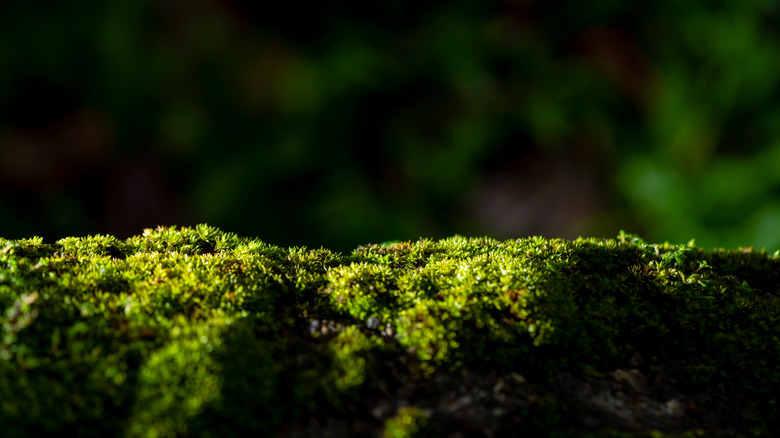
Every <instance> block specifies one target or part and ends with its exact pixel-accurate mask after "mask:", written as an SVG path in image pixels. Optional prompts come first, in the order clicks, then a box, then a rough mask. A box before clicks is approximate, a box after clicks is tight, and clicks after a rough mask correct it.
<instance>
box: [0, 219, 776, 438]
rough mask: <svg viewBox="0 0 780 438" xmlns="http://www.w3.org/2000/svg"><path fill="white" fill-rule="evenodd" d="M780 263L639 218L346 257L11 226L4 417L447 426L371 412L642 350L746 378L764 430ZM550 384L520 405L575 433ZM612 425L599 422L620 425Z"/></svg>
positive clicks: (772, 379)
mask: <svg viewBox="0 0 780 438" xmlns="http://www.w3.org/2000/svg"><path fill="white" fill-rule="evenodd" d="M778 272H780V258H779V257H778V255H776V254H775V255H768V254H765V253H762V252H756V251H752V250H748V249H739V250H735V251H725V250H716V251H702V250H701V249H698V248H696V247H695V246H694V245H693V243H692V242H691V243H689V244H687V245H670V244H661V245H651V244H647V243H645V242H643V241H642V240H641V239H639V238H637V237H636V236H631V235H626V234H621V235H620V236H618V238H617V239H578V240H576V241H565V240H559V239H544V238H539V237H533V238H526V239H517V240H510V241H504V242H499V241H496V240H492V239H488V238H464V237H460V236H455V237H451V238H448V239H443V240H440V241H432V240H427V239H423V240H420V241H419V242H387V243H385V244H382V245H368V246H363V247H360V248H358V249H357V250H355V251H354V252H352V253H351V254H349V255H342V254H338V253H333V252H331V251H329V250H326V249H319V250H308V249H306V248H280V247H276V246H273V245H269V244H267V243H264V242H262V241H259V240H256V239H247V238H242V237H238V236H235V235H233V234H230V233H224V232H222V231H220V230H218V229H215V228H212V227H208V226H206V225H200V226H197V227H195V228H176V227H170V228H158V229H156V230H146V231H145V232H144V234H143V235H142V236H136V237H132V238H129V239H127V240H125V241H121V240H118V239H116V238H114V237H112V236H89V237H82V238H67V239H62V240H60V241H58V242H56V243H53V244H46V243H43V242H42V241H41V239H39V238H33V239H26V240H18V241H9V240H0V311H1V312H2V313H0V323H1V324H2V330H3V331H2V341H1V342H0V425H2V427H3V430H4V436H30V435H34V434H41V433H43V434H51V433H54V432H57V433H59V432H62V431H66V432H70V433H73V434H75V435H79V436H90V435H105V434H110V435H128V436H150V437H152V436H153V437H157V436H159V437H177V436H232V435H241V434H242V433H255V434H263V435H273V434H277V433H278V434H282V435H284V433H285V432H284V431H285V430H287V429H286V428H288V426H289V425H290V424H297V423H299V422H302V421H304V420H306V419H310V418H315V419H316V418H329V417H332V416H341V417H344V416H348V417H355V418H363V419H364V420H365V421H366V422H368V423H370V424H374V425H375V430H376V431H382V430H384V434H385V435H386V436H418V435H419V436H428V435H430V436H435V435H436V433H437V432H436V431H437V430H439V431H441V428H440V427H439V425H437V424H436V421H435V420H436V417H435V416H433V417H431V416H429V415H428V414H426V413H425V412H423V411H422V410H420V409H418V408H416V407H414V406H409V407H408V408H403V409H401V410H399V411H397V412H394V413H393V412H391V413H389V414H387V415H389V416H387V415H386V416H385V417H382V416H381V415H380V416H379V417H376V415H374V416H373V417H372V416H371V415H372V414H370V412H369V411H370V407H369V406H367V405H366V404H365V402H364V400H378V399H381V398H382V394H387V393H390V392H393V391H394V390H395V389H394V388H398V387H399V386H400V385H402V384H403V383H408V382H412V383H414V382H424V381H426V380H427V379H429V378H430V377H431V376H433V375H434V374H435V373H437V372H439V371H448V372H457V371H458V370H464V369H470V370H481V371H491V372H498V373H514V372H517V373H522V374H523V375H524V376H527V377H528V378H529V379H534V380H535V381H538V382H541V383H542V384H544V382H549V381H551V379H552V378H553V377H554V376H556V375H557V374H558V373H561V372H567V373H572V374H573V375H576V376H581V377H583V378H585V377H587V376H594V375H599V373H602V372H605V371H606V370H610V369H614V368H617V367H620V366H625V364H627V363H628V362H629V361H630V360H631V358H632V357H633V356H635V355H636V354H637V353H641V355H642V356H644V357H648V358H649V357H661V358H666V357H671V358H679V357H693V358H696V361H697V365H696V367H692V368H691V369H692V370H695V372H694V371H691V372H690V374H689V375H688V376H684V378H683V379H682V383H681V384H685V385H691V386H696V385H699V386H706V385H710V384H717V383H718V382H724V381H728V382H733V383H735V384H736V385H738V386H739V387H740V388H742V389H743V390H744V391H747V393H748V394H749V395H750V396H751V397H752V398H753V400H755V404H754V416H753V426H752V427H753V429H754V431H757V432H756V433H761V431H766V430H772V429H773V428H776V427H778V426H780V425H778V423H777V416H775V415H772V414H773V413H774V412H775V411H776V409H777V408H776V406H777V402H778V396H777V394H778V393H779V392H778V390H779V389H780V373H778V372H777V366H776V364H777V363H778V360H779V359H780V340H779V339H780V338H778V334H777V333H778V328H780V300H779V299H778V289H777V284H778V282H777V280H778ZM545 400H546V401H544V403H541V402H539V403H536V404H532V405H529V406H528V407H527V408H524V409H523V410H520V411H516V412H513V413H512V414H511V415H510V416H507V417H506V418H504V422H505V424H507V425H509V426H507V427H510V428H511V427H512V426H511V425H519V424H524V425H526V427H530V426H529V425H530V424H533V425H534V427H535V428H536V430H539V431H546V432H549V433H550V434H551V435H554V433H560V436H566V434H567V433H568V432H566V431H567V430H569V429H567V428H568V427H569V426H566V425H565V422H564V421H562V412H560V410H559V408H558V405H557V403H556V402H555V400H554V399H549V400H548V399H545ZM383 415H384V414H383ZM556 431H558V432H556ZM688 432H689V433H690V434H694V432H695V430H690V431H688ZM377 433H379V432H377ZM611 433H613V432H609V431H607V430H604V431H603V434H602V435H600V436H623V435H620V434H622V433H625V432H621V431H618V432H614V433H615V434H616V435H610V434H611ZM647 433H648V434H649V433H650V431H648V432H647ZM420 434H422V435H420ZM691 436H693V435H691Z"/></svg>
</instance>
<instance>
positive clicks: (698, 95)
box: [0, 0, 780, 251]
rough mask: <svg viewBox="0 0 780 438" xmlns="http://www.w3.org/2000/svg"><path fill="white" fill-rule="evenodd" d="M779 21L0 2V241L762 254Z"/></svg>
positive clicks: (485, 4) (771, 232)
mask: <svg viewBox="0 0 780 438" xmlns="http://www.w3.org/2000/svg"><path fill="white" fill-rule="evenodd" d="M778 5H780V3H778V2H777V1H774V0H771V1H764V0H731V1H727V0H724V1H701V2H696V1H691V0H686V1H681V0H658V1H654V2H642V3H637V2H625V1H619V0H603V1H596V0H585V1H583V0H572V1H563V2H560V1H557V2H550V1H507V0H504V1H489V0H484V1H453V0H449V1H437V0H430V1H425V2H419V1H418V2H411V1H402V0H397V1H383V0H379V1H373V2H346V1H332V2H324V3H321V4H307V5H305V6H304V5H303V4H299V3H297V2H256V1H251V0H188V1H184V0H154V1H151V0H109V1H107V0H99V1H98V0H84V1H81V2H56V1H44V0H25V1H19V0H8V1H4V2H2V6H0V236H3V237H5V238H21V237H31V236H35V235H37V236H43V237H44V239H45V240H46V241H54V240H56V239H59V238H61V237H65V236H69V235H85V234H95V233H101V234H113V235H116V236H118V237H127V236H129V235H133V234H138V233H140V232H141V231H142V230H143V228H147V227H155V226H157V225H173V224H176V225H194V224H197V223H202V222H206V223H209V224H210V225H213V226H217V227H220V228H222V229H224V230H226V231H232V232H235V233H238V234H242V235H247V236H254V237H259V238H262V239H263V240H266V241H268V242H271V243H274V244H278V245H285V246H288V245H305V246H309V247H319V246H325V247H329V248H332V249H336V250H340V251H349V250H350V249H353V248H355V247H356V246H358V245H360V244H365V243H369V242H382V241H386V240H416V239H417V238H419V237H430V238H439V237H444V236H448V235H452V234H455V233H459V234H462V235H469V236H471V235H489V236H492V237H496V238H499V239H504V238H515V237H523V236H527V235H545V236H549V237H565V238H575V237H577V236H580V235H582V236H596V237H614V236H615V235H617V233H618V231H619V230H621V229H623V230H626V231H627V232H631V233H636V234H639V235H641V236H642V237H643V238H645V240H648V241H660V242H662V241H670V242H672V243H681V242H687V241H688V240H689V239H691V238H695V239H696V243H697V244H698V245H700V246H703V247H708V248H709V247H737V246H755V247H756V248H757V249H760V248H766V249H767V250H770V251H774V250H776V249H778V248H780V47H779V45H778V42H780V29H779V28H778V23H780V22H779V21H778V20H779V19H780V10H779V9H778Z"/></svg>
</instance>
